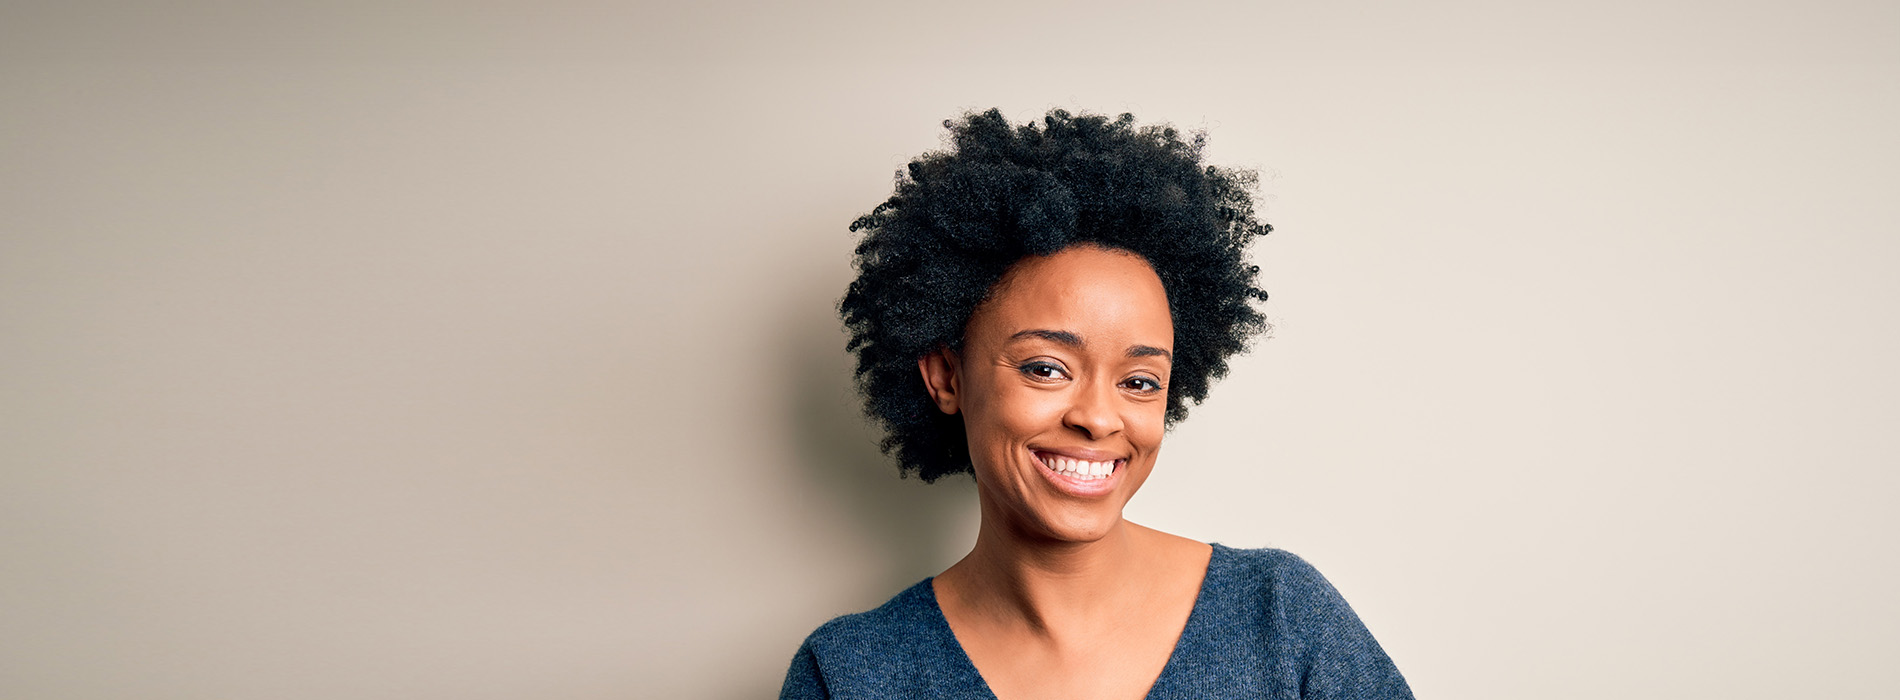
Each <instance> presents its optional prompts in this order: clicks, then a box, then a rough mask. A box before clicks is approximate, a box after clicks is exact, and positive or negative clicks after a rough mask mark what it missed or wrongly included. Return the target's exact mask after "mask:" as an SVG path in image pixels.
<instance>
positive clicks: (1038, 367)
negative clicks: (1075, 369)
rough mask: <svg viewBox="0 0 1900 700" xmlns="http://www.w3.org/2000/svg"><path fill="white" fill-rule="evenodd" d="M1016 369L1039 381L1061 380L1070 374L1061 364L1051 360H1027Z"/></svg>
mask: <svg viewBox="0 0 1900 700" xmlns="http://www.w3.org/2000/svg"><path fill="white" fill-rule="evenodd" d="M1016 369H1017V370H1018V371H1021V372H1022V373H1023V374H1026V375H1029V378H1030V379H1034V380H1036V381H1039V382H1053V381H1059V380H1062V379H1067V378H1068V376H1069V373H1068V372H1066V371H1064V370H1063V369H1062V368H1061V367H1060V366H1057V365H1056V364H1054V363H1050V362H1025V363H1023V364H1022V366H1020V367H1017V368H1016Z"/></svg>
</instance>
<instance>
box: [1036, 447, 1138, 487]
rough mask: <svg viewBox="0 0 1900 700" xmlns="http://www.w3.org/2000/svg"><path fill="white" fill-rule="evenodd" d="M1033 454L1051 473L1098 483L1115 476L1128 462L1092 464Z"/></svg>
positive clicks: (1111, 461) (1066, 458)
mask: <svg viewBox="0 0 1900 700" xmlns="http://www.w3.org/2000/svg"><path fill="white" fill-rule="evenodd" d="M1032 454H1034V455H1036V460H1037V461H1040V462H1042V466H1045V467H1048V468H1049V471H1052V472H1055V473H1057V474H1061V475H1063V476H1066V477H1069V478H1071V479H1075V480H1077V481H1098V480H1101V479H1106V478H1108V477H1110V476H1112V475H1114V473H1115V470H1116V469H1117V468H1120V467H1121V465H1122V464H1123V463H1124V462H1127V460H1123V459H1111V460H1107V461H1101V462H1091V461H1088V460H1083V459H1075V458H1073V457H1065V456H1063V455H1059V454H1054V453H1051V452H1034V453H1032Z"/></svg>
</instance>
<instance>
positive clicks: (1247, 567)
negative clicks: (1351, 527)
mask: <svg viewBox="0 0 1900 700" xmlns="http://www.w3.org/2000/svg"><path fill="white" fill-rule="evenodd" d="M1213 547H1214V554H1213V557H1212V559H1211V560H1210V562H1209V564H1208V572H1207V577H1208V580H1207V584H1206V585H1208V586H1210V587H1215V588H1226V589H1232V591H1231V592H1233V593H1243V594H1253V595H1259V596H1268V597H1272V598H1274V599H1276V600H1278V601H1279V602H1281V603H1299V602H1307V603H1322V604H1332V603H1338V604H1341V605H1343V604H1344V603H1345V599H1343V598H1341V597H1340V595H1339V591H1338V590H1337V589H1335V588H1333V584H1332V582H1330V581H1327V580H1326V577H1325V576H1323V575H1321V574H1320V573H1319V569H1315V568H1313V565H1312V564H1309V563H1307V562H1306V560H1305V559H1301V558H1300V556H1299V555H1297V554H1294V553H1292V552H1288V551H1286V550H1283V549H1267V548H1263V549H1236V548H1233V547H1228V546H1225V545H1220V544H1215V545H1213Z"/></svg>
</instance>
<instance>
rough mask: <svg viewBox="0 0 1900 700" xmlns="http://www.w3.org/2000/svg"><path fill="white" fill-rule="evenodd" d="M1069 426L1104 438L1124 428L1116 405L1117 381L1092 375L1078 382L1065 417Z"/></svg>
mask: <svg viewBox="0 0 1900 700" xmlns="http://www.w3.org/2000/svg"><path fill="white" fill-rule="evenodd" d="M1065 418H1066V419H1067V422H1068V423H1069V425H1071V426H1074V427H1076V428H1079V429H1081V430H1082V431H1083V432H1086V433H1088V434H1089V438H1090V439H1100V438H1103V437H1106V436H1109V435H1113V434H1115V433H1117V432H1120V431H1121V413H1120V411H1119V410H1118V408H1117V406H1116V405H1115V382H1114V381H1113V380H1112V379H1109V378H1106V377H1099V376H1092V377H1089V378H1087V379H1085V380H1083V381H1081V382H1077V386H1076V388H1075V394H1074V396H1073V401H1071V402H1070V404H1069V412H1068V415H1067V416H1066V417H1065Z"/></svg>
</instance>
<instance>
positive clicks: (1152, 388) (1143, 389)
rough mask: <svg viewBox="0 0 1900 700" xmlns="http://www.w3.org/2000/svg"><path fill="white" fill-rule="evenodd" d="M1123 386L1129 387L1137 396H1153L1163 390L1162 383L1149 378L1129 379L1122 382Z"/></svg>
mask: <svg viewBox="0 0 1900 700" xmlns="http://www.w3.org/2000/svg"><path fill="white" fill-rule="evenodd" d="M1122 386H1125V387H1128V388H1129V389H1130V390H1132V391H1134V392H1135V393H1137V394H1152V393H1155V392H1157V391H1160V390H1161V382H1157V381H1155V380H1153V379H1150V378H1148V377H1129V378H1128V379H1127V380H1126V381H1123V382H1122Z"/></svg>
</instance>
